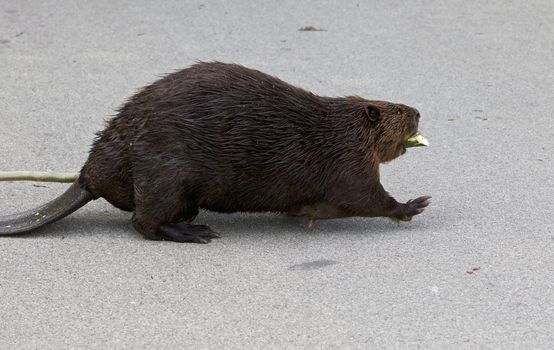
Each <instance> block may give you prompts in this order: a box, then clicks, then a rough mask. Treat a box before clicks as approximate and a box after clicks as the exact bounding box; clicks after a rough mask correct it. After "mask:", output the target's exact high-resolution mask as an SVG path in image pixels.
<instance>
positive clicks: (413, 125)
mask: <svg viewBox="0 0 554 350" xmlns="http://www.w3.org/2000/svg"><path fill="white" fill-rule="evenodd" d="M361 107H362V109H363V114H364V118H366V122H365V123H364V124H365V127H366V128H367V129H366V130H367V131H368V133H367V134H366V135H368V136H369V141H370V143H371V145H370V147H371V148H372V149H373V150H374V151H375V156H376V157H377V159H378V161H379V163H385V162H390V161H391V160H393V159H395V158H397V157H399V156H401V155H402V154H404V153H406V147H404V141H406V140H407V139H408V138H409V137H411V136H413V135H415V134H416V133H417V127H418V124H419V118H420V116H419V112H418V110H417V109H415V108H413V107H409V106H406V105H403V104H397V103H391V102H386V101H367V100H365V101H364V102H363V103H362V106H361Z"/></svg>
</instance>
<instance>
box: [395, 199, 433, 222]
mask: <svg viewBox="0 0 554 350" xmlns="http://www.w3.org/2000/svg"><path fill="white" fill-rule="evenodd" d="M430 203H431V197H430V196H423V197H419V198H416V199H410V200H409V201H408V202H406V203H405V204H402V209H401V210H402V214H401V215H398V216H396V219H398V220H400V221H410V220H412V216H414V215H417V214H421V213H422V212H423V210H424V209H425V208H426V207H427V206H428V205H429V204H430Z"/></svg>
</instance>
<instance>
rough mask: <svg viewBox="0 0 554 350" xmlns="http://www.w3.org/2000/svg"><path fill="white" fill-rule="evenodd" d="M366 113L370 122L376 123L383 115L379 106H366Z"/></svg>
mask: <svg viewBox="0 0 554 350" xmlns="http://www.w3.org/2000/svg"><path fill="white" fill-rule="evenodd" d="M365 114H366V116H367V119H368V120H369V122H370V123H375V122H377V121H378V120H379V116H380V115H381V111H379V108H377V107H375V106H366V108H365Z"/></svg>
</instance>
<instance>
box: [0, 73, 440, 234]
mask: <svg viewBox="0 0 554 350" xmlns="http://www.w3.org/2000/svg"><path fill="white" fill-rule="evenodd" d="M419 119H420V114H419V112H418V111H417V110H416V109H415V108H412V107H409V106H406V105H403V104H398V103H392V102H386V101H377V100H366V99H363V98H361V97H358V96H347V97H322V96H318V95H316V94H313V93H311V92H309V91H306V90H304V89H301V88H297V87H295V86H292V85H290V84H288V83H286V82H284V81H282V80H280V79H278V78H276V77H273V76H270V75H267V74H265V73H262V72H260V71H258V70H254V69H249V68H246V67H244V66H241V65H237V64H226V63H221V62H198V63H195V64H194V65H192V66H190V67H188V68H185V69H183V70H180V71H177V72H174V73H171V74H169V75H167V76H165V77H163V78H161V79H159V80H158V81H155V82H154V83H152V84H151V85H148V86H146V87H144V88H142V89H141V90H140V91H139V92H138V93H136V94H135V95H134V96H132V97H131V98H130V99H128V100H127V102H126V103H125V104H124V105H123V106H122V107H120V108H119V109H118V111H117V114H116V115H115V117H113V118H112V119H111V120H109V121H108V122H107V124H106V127H105V129H104V130H103V131H101V132H99V133H97V134H96V138H95V140H94V142H93V145H92V147H91V150H90V153H89V157H88V159H87V161H86V162H85V164H84V166H83V167H82V169H81V172H80V175H79V178H78V180H76V181H75V182H74V183H73V184H72V185H71V187H70V188H69V189H68V190H67V191H66V192H65V193H63V194H62V195H61V196H60V197H58V198H56V199H54V200H52V201H51V202H49V203H47V204H45V205H43V206H41V207H38V208H36V209H32V210H29V211H26V212H24V213H20V214H15V215H10V216H5V217H1V218H0V234H6V235H9V234H21V233H25V232H29V231H32V230H35V229H37V228H39V227H42V226H44V225H46V224H48V223H51V222H53V221H56V220H59V219H61V218H63V217H64V216H66V215H69V214H70V213H72V212H74V211H75V210H77V209H79V208H80V207H82V206H83V205H85V204H86V203H87V202H89V201H91V200H94V199H98V198H104V199H105V200H107V201H108V202H109V203H111V204H112V205H114V206H115V207H117V208H119V209H122V210H125V211H132V212H133V216H132V225H133V227H134V228H135V229H136V230H137V231H138V232H140V233H141V234H143V235H144V236H145V237H146V238H149V239H153V240H170V241H175V242H195V243H208V242H210V240H211V239H212V238H217V237H219V235H218V234H217V233H216V232H214V231H213V230H212V229H211V228H210V227H209V226H208V225H196V224H192V223H191V222H192V221H193V220H194V218H195V217H196V215H197V214H198V210H199V209H205V210H210V211H215V212H222V213H232V212H276V213H288V214H291V215H301V216H306V217H308V218H309V219H311V220H315V219H331V218H344V217H353V216H362V217H376V216H384V217H389V218H391V219H393V220H397V221H398V220H402V221H407V220H410V219H411V218H412V216H414V215H417V214H420V213H421V212H422V211H423V210H424V208H425V207H427V206H428V205H429V203H430V197H429V196H422V197H419V198H417V199H413V200H410V201H408V202H407V203H399V202H397V201H396V200H395V199H394V198H393V197H391V196H390V195H389V194H388V193H387V192H386V191H385V189H384V188H383V186H382V185H381V183H380V180H379V165H380V164H381V163H386V162H390V161H391V160H393V159H395V158H397V157H399V156H400V155H402V154H404V153H405V152H406V148H405V147H404V141H405V140H406V139H407V138H409V137H410V136H413V135H414V134H416V132H417V130H418V123H419Z"/></svg>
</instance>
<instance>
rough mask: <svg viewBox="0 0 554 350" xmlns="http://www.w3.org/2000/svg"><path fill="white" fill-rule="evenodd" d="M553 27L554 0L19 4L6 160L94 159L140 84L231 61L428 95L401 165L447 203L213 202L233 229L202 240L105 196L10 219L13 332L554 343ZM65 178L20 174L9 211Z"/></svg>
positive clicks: (3, 63) (6, 333)
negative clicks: (290, 205)
mask: <svg viewBox="0 0 554 350" xmlns="http://www.w3.org/2000/svg"><path fill="white" fill-rule="evenodd" d="M305 26H314V27H318V28H322V29H325V31H299V28H301V27H305ZM553 38H554V4H553V2H552V1H550V0H544V1H538V0H537V1H498V0H493V1H486V2H484V1H462V0H460V1H409V2H408V1H382V2H377V1H336V2H332V1H329V2H325V1H294V0H292V1H267V2H261V1H260V2H256V3H255V2H248V1H208V0H200V1H160V2H155V1H143V0H140V1H138V0H137V1H127V2H123V1H114V0H98V1H88V2H84V1H61V0H60V1H53V0H47V1H38V0H28V1H18V0H3V1H1V2H0V82H1V83H0V169H1V170H59V171H76V170H78V169H79V168H80V166H81V165H82V163H83V162H84V160H85V159H86V157H87V152H88V149H89V147H90V144H91V142H92V140H93V136H94V132H96V131H97V130H99V129H101V128H102V126H103V123H104V120H105V119H106V118H108V117H109V116H110V115H113V114H114V113H115V109H116V108H117V107H118V106H119V105H120V104H121V103H122V102H123V101H124V100H125V98H126V97H128V96H130V95H132V94H133V93H134V92H135V91H136V89H137V88H139V87H141V86H143V85H144V84H146V83H148V82H152V81H153V80H155V79H156V78H157V76H158V75H160V74H163V73H168V72H172V71H174V70H176V69H179V68H183V67H186V66H188V65H190V64H191V63H193V62H194V61H195V60H221V61H225V62H237V63H241V64H243V65H246V66H249V67H253V68H257V69H260V70H262V71H265V72H268V73H271V74H273V75H277V76H279V77H280V78H282V79H284V80H285V81H288V82H290V83H293V84H295V85H299V86H302V87H305V88H307V89H309V90H311V91H313V92H315V93H318V94H322V95H353V94H356V95H360V96H364V97H367V98H372V99H385V100H391V101H397V102H402V103H405V104H408V105H412V106H415V107H417V108H418V109H419V110H420V112H421V114H422V121H421V130H422V131H423V132H424V133H425V134H426V135H427V136H428V138H429V140H430V142H431V147H429V148H427V149H411V150H409V151H408V153H407V154H406V155H404V156H403V157H402V158H400V159H398V160H396V161H394V162H392V163H391V164H389V165H385V166H383V167H382V182H383V183H384V185H385V187H386V188H387V189H388V190H389V191H390V192H391V193H392V194H393V195H394V196H395V197H396V198H397V199H398V200H402V201H406V200H408V199H410V198H414V197H417V196H421V195H432V196H433V203H432V205H431V206H430V207H429V208H428V210H427V211H426V212H425V213H423V214H422V215H420V216H418V217H416V218H414V220H413V221H412V222H408V223H401V224H395V223H392V222H390V221H388V220H386V219H380V218H378V219H367V218H365V219H364V218H353V219H343V220H332V221H319V222H317V224H316V227H315V228H314V229H312V230H308V229H307V228H306V222H304V221H298V220H295V219H291V218H287V217H284V216H281V215H271V214H237V215H220V214H214V213H208V212H203V213H201V215H200V217H199V218H198V220H197V221H198V222H202V223H209V224H210V225H211V226H212V227H213V228H214V229H215V230H216V231H218V232H220V233H221V234H222V235H223V238H221V239H219V240H216V241H214V242H212V243H210V244H208V245H195V244H176V243H167V242H152V241H145V240H144V239H143V238H142V237H141V236H140V235H139V234H137V233H135V232H134V231H133V229H132V227H131V225H130V215H129V214H128V213H124V212H120V211H118V210H117V209H114V208H112V207H111V206H110V205H108V204H107V203H106V202H104V201H101V200H100V201H96V202H94V203H91V204H89V205H87V206H86V207H84V208H83V209H81V210H80V211H78V212H76V213H75V214H73V215H72V216H70V217H69V218H67V219H65V220H63V221H60V222H58V223H56V224H53V225H51V226H49V227H47V228H45V229H43V230H41V231H39V232H38V233H36V234H32V235H29V236H25V237H1V238H0V343H1V344H2V345H1V346H0V347H1V348H2V349H80V348H82V349H111V348H113V349H162V348H163V349H208V348H212V349H262V348H263V349H265V348H276V349H285V348H286V349H297V348H298V349H299V348H305V349H373V348H386V349H417V348H419V349H552V348H553V347H554V290H553V289H554V276H553V270H554V225H553V223H552V213H553V211H554V200H553V198H554V171H553V169H554V157H553V155H552V151H553V149H554V131H553V130H554V121H553V112H552V111H553V109H554V100H553V96H554V94H553V92H554V83H553V81H554V79H553V78H554V74H553V72H554V45H553ZM43 186H45V187H43ZM66 187H67V185H52V184H33V183H0V213H1V214H2V215H4V214H8V213H13V212H17V211H21V210H23V209H26V208H30V207H33V206H35V205H36V204H39V203H42V202H45V201H47V200H49V199H51V198H53V197H54V196H56V195H58V194H60V193H61V192H62V191H63V190H64V188H66Z"/></svg>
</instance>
